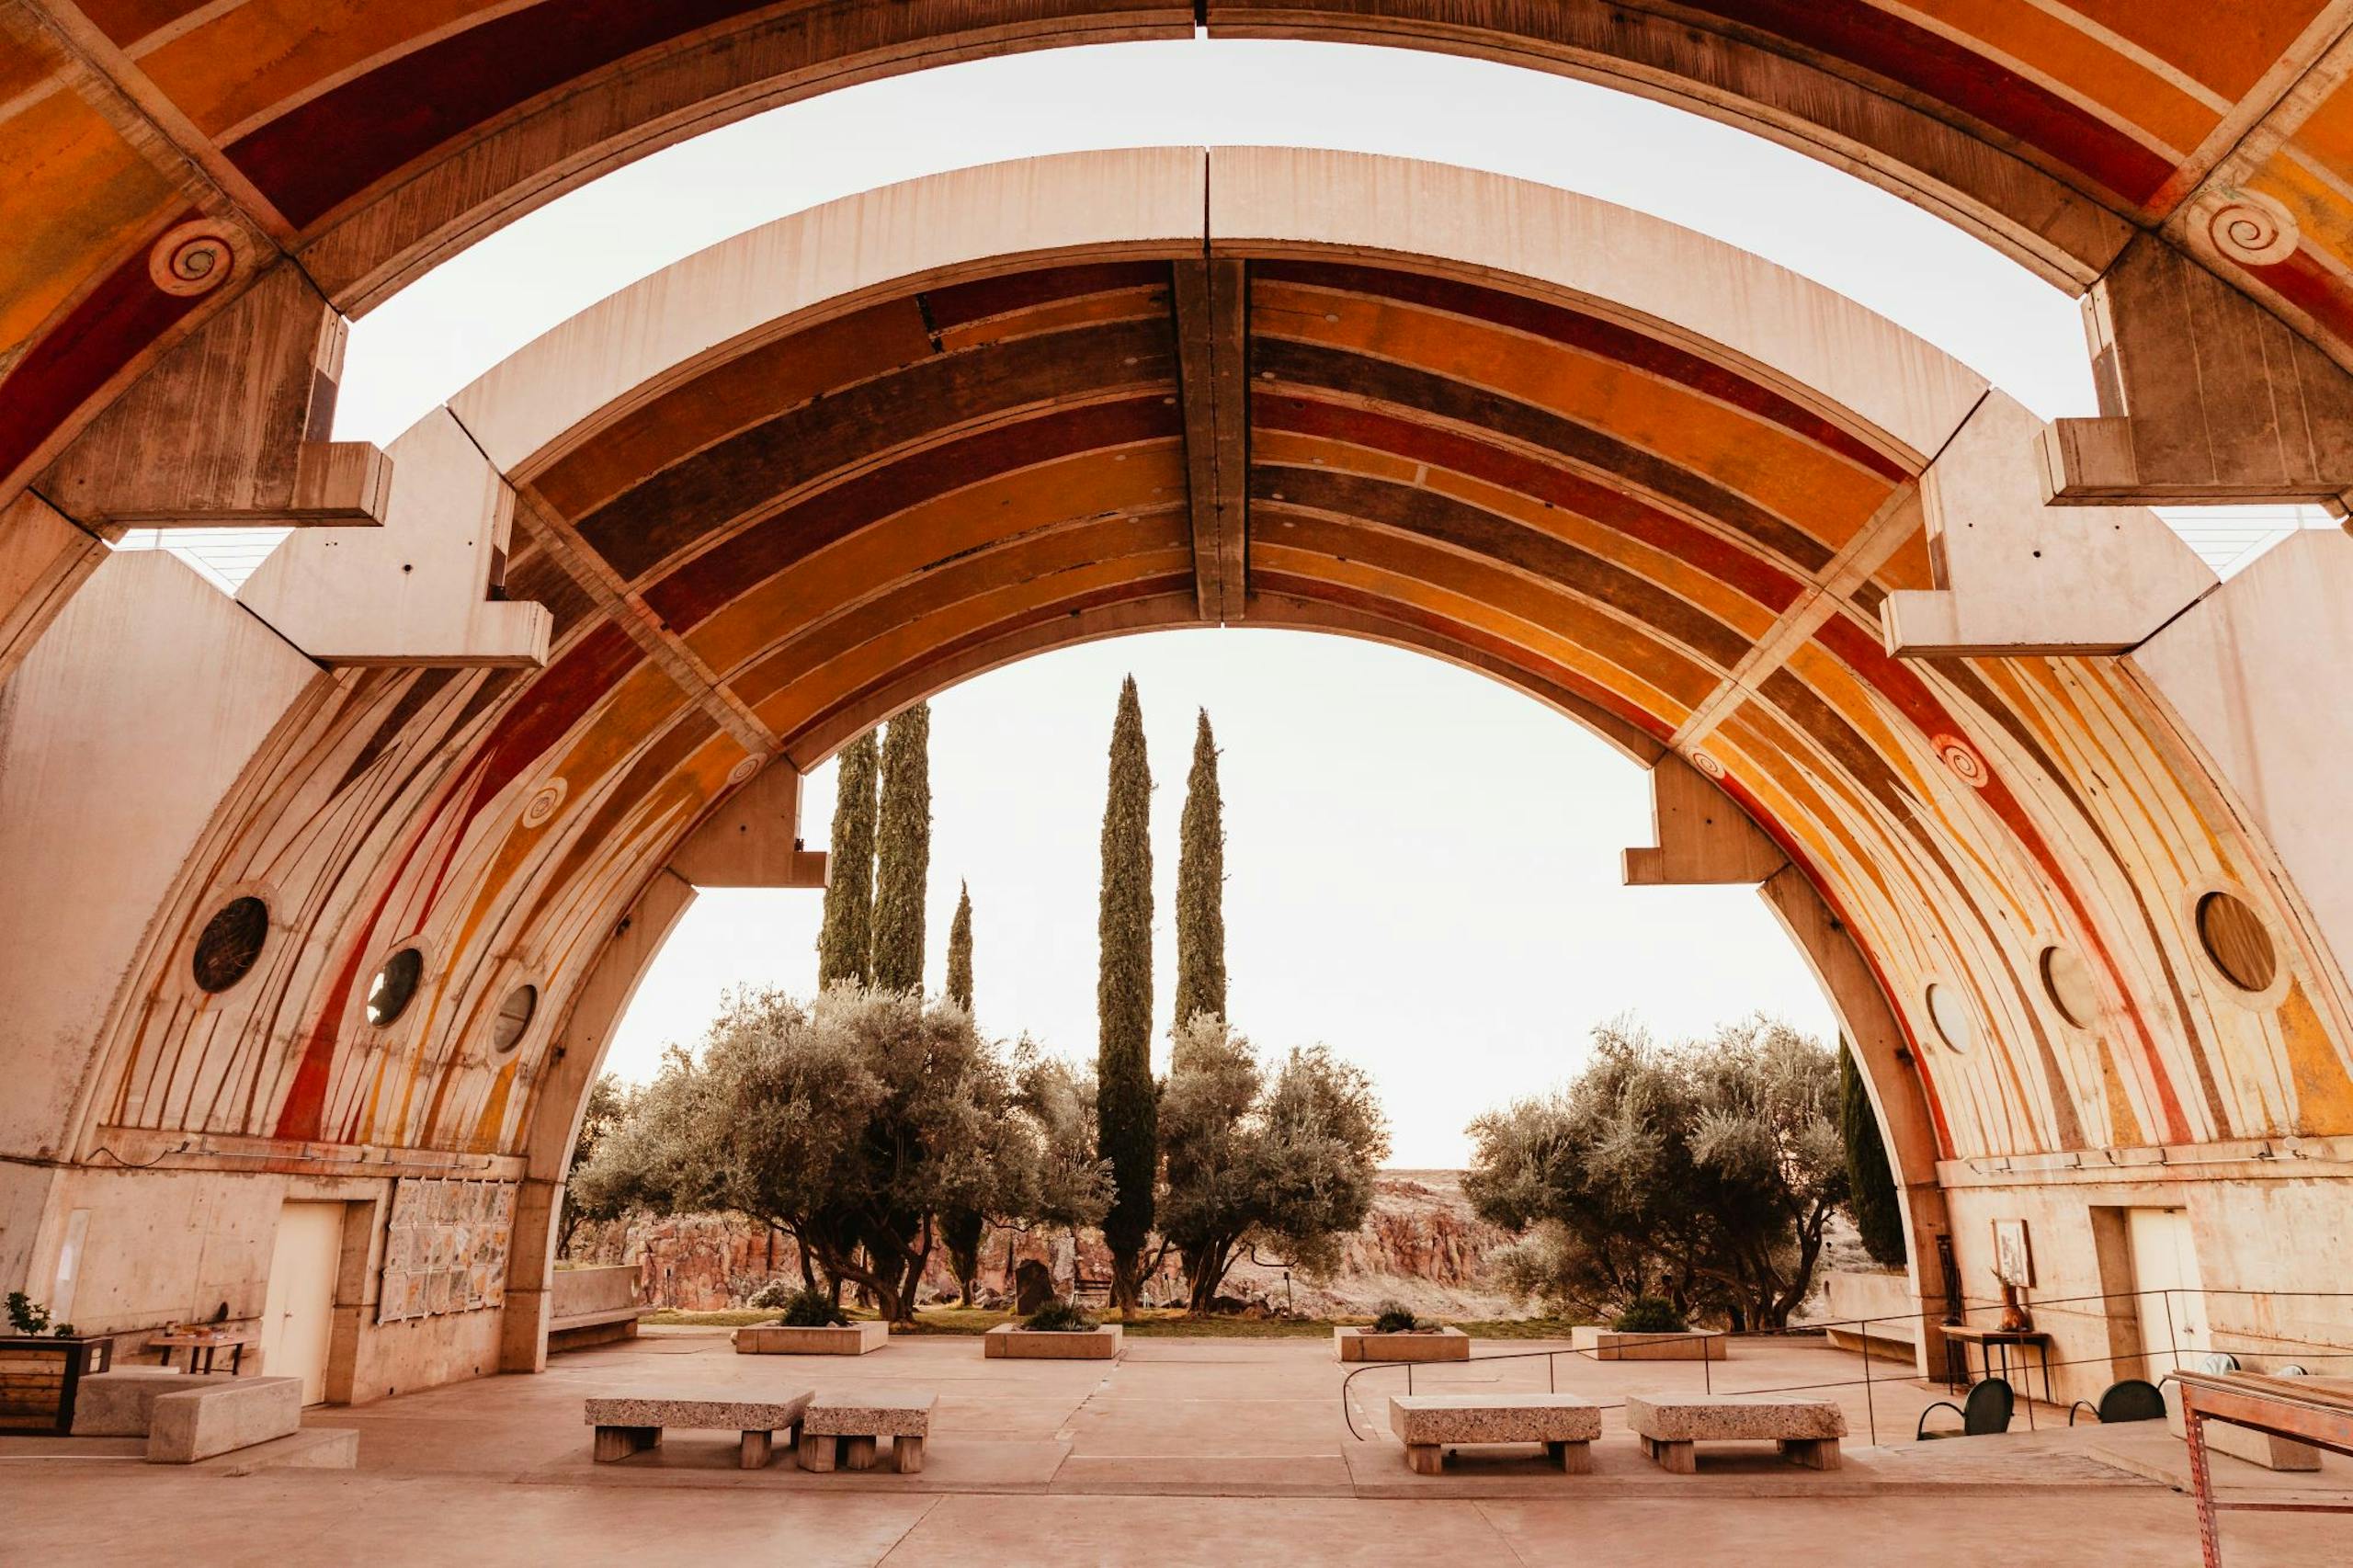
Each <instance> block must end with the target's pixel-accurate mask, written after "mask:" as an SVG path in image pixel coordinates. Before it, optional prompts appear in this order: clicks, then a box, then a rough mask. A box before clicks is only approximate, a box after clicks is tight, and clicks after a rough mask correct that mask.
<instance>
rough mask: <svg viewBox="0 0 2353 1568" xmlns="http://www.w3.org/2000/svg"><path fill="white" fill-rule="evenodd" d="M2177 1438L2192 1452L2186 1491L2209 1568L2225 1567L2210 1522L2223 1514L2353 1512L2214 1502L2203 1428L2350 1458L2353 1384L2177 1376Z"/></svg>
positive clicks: (2328, 1506)
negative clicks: (2225, 1428) (2235, 1429)
mask: <svg viewBox="0 0 2353 1568" xmlns="http://www.w3.org/2000/svg"><path fill="white" fill-rule="evenodd" d="M2167 1381H2169V1382H2171V1383H2172V1384H2173V1385H2174V1392H2175V1393H2176V1394H2177V1396H2178V1397H2179V1398H2180V1400H2181V1426H2182V1437H2183V1440H2184V1441H2185V1442H2187V1443H2188V1447H2189V1489H2190V1493H2191V1494H2192V1495H2193V1496H2194V1497H2195V1498H2196V1499H2197V1503H2198V1544H2199V1549H2200V1551H2202V1552H2203V1553H2204V1555H2205V1563H2206V1568H2222V1540H2221V1538H2220V1536H2219V1535H2218V1534H2217V1533H2216V1530H2215V1521H2214V1516H2215V1515H2216V1514H2217V1513H2219V1512H2221V1511H2222V1510H2223V1509H2225V1508H2237V1509H2242V1510H2245V1511H2246V1512H2249V1513H2263V1514H2353V1504H2348V1503H2305V1502H2281V1503H2257V1502H2245V1503H2239V1502H2234V1503H2217V1502H2216V1501H2214V1479H2213V1475H2212V1472H2211V1471H2209V1470H2208V1468H2207V1463H2206V1423H2207V1422H2209V1421H2225V1422H2228V1423H2230V1425H2232V1426H2247V1427H2252V1428H2253V1429H2254V1430H2256V1431H2257V1432H2268V1433H2270V1434H2271V1435H2272V1436H2273V1437H2288V1438H2292V1439H2293V1440H2294V1441H2296V1442H2299V1443H2310V1444H2312V1445H2313V1447H2315V1448H2322V1449H2329V1450H2331V1451H2332V1452H2335V1453H2340V1454H2353V1378H2270V1377H2265V1376H2263V1375H2262V1374H2260V1373H2257V1372H2230V1373H2224V1374H2221V1375H2217V1374H2213V1373H2208V1372H2176V1373H2174V1374H2173V1375H2172V1376H2171V1377H2170V1378H2169V1379H2167Z"/></svg>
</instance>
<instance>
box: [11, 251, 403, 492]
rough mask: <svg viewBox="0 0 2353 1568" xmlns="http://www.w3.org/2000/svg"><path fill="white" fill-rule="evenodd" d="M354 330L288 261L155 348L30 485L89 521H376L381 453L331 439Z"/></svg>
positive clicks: (386, 473) (385, 480)
mask: <svg viewBox="0 0 2353 1568" xmlns="http://www.w3.org/2000/svg"><path fill="white" fill-rule="evenodd" d="M346 333H347V324H346V323H345V321H344V319H343V317H342V316H341V315H339V314H337V313H336V312H335V309H334V307H332V306H330V305H329V304H328V303H327V302H326V301H325V300H324V298H323V297H322V296H321V295H320V293H319V291H318V290H316V289H314V288H313V287H312V286H311V283H310V280H309V279H308V278H304V277H303V276H302V273H301V269H300V268H298V267H294V266H293V265H292V264H291V263H280V264H279V265H278V266H277V267H274V268H272V269H271V270H270V271H269V272H267V273H266V274H265V275H264V276H263V277H262V278H259V279H258V280H257V281H256V283H255V284H254V286H253V287H252V288H251V289H248V290H246V291H245V292H244V294H243V295H242V296H240V297H239V298H238V299H237V300H235V301H233V302H232V303H231V304H230V305H229V306H228V307H227V308H226V309H224V310H223V311H222V312H221V313H220V314H219V315H217V316H215V317H214V318H213V319H212V320H211V321H210V322H208V323H206V324H205V325H204V326H203V327H202V328H201V329H200V330H199V331H198V332H197V333H196V334H195V335H193V336H191V337H190V338H189V339H188V341H187V342H185V343H182V344H180V345H179V346H178V347H175V348H173V349H172V350H171V351H170V352H169V353H167V354H165V356H164V357H163V358H160V359H158V360H157V361H156V362H155V365H154V367H153V369H150V370H149V371H148V372H147V373H146V374H145V375H144V376H142V377H141V378H140V380H139V381H136V382H135V383H133V384H132V386H131V389H130V390H129V391H128V392H124V393H123V395H122V396H121V397H119V398H118V399H116V400H115V402H114V403H113V404H112V406H110V407H109V408H108V410H107V411H106V412H105V413H104V414H102V415H99V416H98V417H97V419H95V420H93V421H92V422H91V424H90V427H89V428H88V429H86V430H85V431H84V432H83V433H82V434H81V435H80V436H79V437H75V439H74V442H73V444H72V445H70V446H68V447H67V448H66V449H65V450H64V451H63V453H61V454H60V455H59V457H58V459H57V460H56V461H55V462H54V463H52V464H51V465H50V467H49V469H48V471H47V472H44V473H43V474H42V475H41V477H40V482H39V483H38V484H36V485H35V487H34V488H35V489H37V490H38V491H39V492H40V494H42V495H43V496H45V497H47V498H48V500H49V501H50V503H51V505H53V506H56V507H57V509H58V510H59V511H61V512H63V513H64V514H65V515H66V516H67V517H72V518H73V519H74V521H76V522H78V523H80V524H82V525H83V526H84V527H85V528H97V527H101V526H106V525H120V526H124V527H132V528H176V527H195V528H230V527H234V526H237V525H239V524H250V525H252V526H254V527H257V528H258V527H266V526H276V527H293V528H306V527H313V526H320V525H326V526H342V527H351V526H358V527H372V526H374V525H375V524H377V523H379V522H381V521H382V520H383V516H384V506H385V505H386V496H387V491H388V487H389V485H390V483H391V469H390V466H389V465H388V464H387V462H386V460H385V456H384V454H383V453H382V452H381V451H379V450H377V449H375V448H374V447H372V446H369V445H368V444H366V443H365V442H359V441H330V440H329V439H327V436H328V433H329V431H330V430H331V429H332V428H333V427H334V424H335V389H336V384H337V382H338V381H339V380H340V379H341V377H342V374H343V345H344V338H345V335H346Z"/></svg>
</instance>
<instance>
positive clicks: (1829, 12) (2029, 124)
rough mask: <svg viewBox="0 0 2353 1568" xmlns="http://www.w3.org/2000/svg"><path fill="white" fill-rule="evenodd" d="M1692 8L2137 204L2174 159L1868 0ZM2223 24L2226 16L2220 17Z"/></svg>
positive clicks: (1701, 0)
mask: <svg viewBox="0 0 2353 1568" xmlns="http://www.w3.org/2000/svg"><path fill="white" fill-rule="evenodd" d="M1684 4H1685V5H1686V6H1689V7H1690V8H1691V9H1693V10H1696V11H1700V12H1705V13H1707V14H1710V15H1712V16H1717V17H1722V18H1723V19H1725V20H1726V21H1729V22H1736V23H1739V24H1740V25H1742V26H1744V27H1752V28H1763V29H1765V30H1767V31H1768V32H1772V33H1777V34H1779V36H1780V37H1782V38H1784V39H1787V40H1790V42H1792V43H1795V44H1798V45H1801V46H1802V47H1804V48H1806V49H1811V50H1815V51H1820V52H1821V53H1823V54H1826V55H1829V56H1831V57H1832V58H1834V59H1836V60H1843V61H1846V62H1848V63H1850V64H1855V65H1859V66H1861V67H1863V68H1864V69H1865V70H1867V71H1873V72H1876V73H1878V74H1880V75H1881V76H1885V77H1887V78H1889V79H1890V80H1892V81H1894V82H1898V83H1901V84H1902V85H1904V86H1906V87H1910V88H1911V89H1913V90H1914V91H1915V92H1918V93H1922V94H1925V95H1927V97H1930V98H1933V99H1935V100H1936V101H1938V103H1943V104H1949V105H1950V106H1951V107H1952V108H1957V109H1959V110H1961V112H1962V113H1964V114H1967V115H1972V116H1974V117H1975V118H1976V119H1981V120H1983V121H1984V122H1985V123H1986V124H1987V125H1989V126H1992V127H1993V128H1995V130H1997V131H2006V132H2007V133H2008V134H2010V135H2012V136H2015V137H2017V138H2018V140H2019V141H2021V142H2026V143H2027V144H2028V145H2029V146H2030V147H2034V148H2037V149H2040V151H2042V152H2044V153H2049V154H2050V155H2051V156H2052V158H2055V159H2056V160H2058V161H2059V162H2060V163H2061V164H2063V165H2066V166H2068V167H2069V168H2072V169H2075V170H2076V171H2078V172H2079V173H2082V174H2085V175H2087V176H2090V177H2091V178H2092V179H2094V180H2097V182H2098V183H2099V184H2101V185H2102V186H2105V187H2107V188H2108V189H2109V191H2111V192H2113V193H2114V194H2115V195H2117V196H2120V197H2121V198H2123V199H2125V200H2126V201H2128V202H2131V204H2133V205H2134V206H2136V207H2138V206H2144V205H2146V203H2147V202H2148V200H2149V199H2150V198H2151V197H2153V196H2154V195H2155V194H2156V192H2157V188H2158V187H2160V186H2162V185H2164V184H2165V181H2166V179H2167V178H2169V177H2170V176H2172V174H2173V172H2174V167H2173V165H2171V164H2169V163H2167V162H2166V161H2165V158H2164V157H2163V156H2162V155H2161V154H2159V153H2154V152H2152V151H2151V150H2150V149H2149V148H2147V147H2145V146H2143V145H2142V144H2141V143H2140V142H2136V141H2134V140H2133V139H2132V138H2131V137H2130V136H2128V135H2127V134H2125V133H2124V132H2123V131H2120V130H2118V129H2117V128H2116V127H2115V126H2113V125H2111V124H2109V122H2108V121H2107V120H2105V119H2101V118H2099V117H2098V116H2097V115H2095V114H2093V113H2091V112H2090V111H2089V110H2086V109H2082V108H2077V107H2075V105H2074V104H2072V103H2069V102H2068V101H2067V100H2066V99H2065V98H2063V97H2060V96H2059V95H2058V94H2056V93H2054V92H2052V91H2051V90H2050V89H2049V88H2047V87H2044V86H2041V85H2038V84H2036V83H2035V82H2032V81H2030V80H2029V79H2028V78H2027V77H2025V76H2022V75H2020V74H2018V73H2017V72H2015V71H2012V70H2010V69H2009V68H2008V67H2006V66H2004V65H2001V64H1999V63H1997V62H1995V61H1992V60H1989V59H1987V58H1986V57H1985V56H1984V55H1983V54H1980V53H1978V52H1977V51H1975V50H1973V49H1971V48H1970V47H1968V46H1967V45H1966V44H1962V43H1957V42H1955V41H1953V40H1950V39H1948V38H1945V37H1944V36H1942V35H1941V34H1938V33H1934V32H1931V31H1929V30H1928V29H1927V28H1924V27H1920V26H1918V25H1917V24H1915V23H1913V22H1908V21H1905V20H1904V19H1903V18H1902V17H1896V16H1893V15H1892V14H1890V13H1889V12H1887V11H1883V10H1881V8H1880V7H1879V6H1874V5H1870V4H1868V3H1867V0H1684ZM2217 25H2218V26H2220V25H2226V24H2223V23H2221V22H2220V21H2218V22H2217Z"/></svg>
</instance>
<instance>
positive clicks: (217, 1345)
mask: <svg viewBox="0 0 2353 1568" xmlns="http://www.w3.org/2000/svg"><path fill="white" fill-rule="evenodd" d="M260 1337H261V1336H260V1335H256V1334H250V1333H246V1332H244V1331H241V1330H230V1331H224V1330H220V1329H188V1330H184V1331H181V1332H177V1333H173V1334H159V1335H155V1336H154V1337H153V1338H152V1339H150V1340H149V1341H148V1342H147V1348H148V1349H150V1350H154V1351H159V1352H161V1353H162V1355H163V1358H164V1365H165V1366H166V1367H168V1366H170V1365H171V1364H172V1352H173V1351H175V1350H186V1351H187V1352H188V1370H189V1371H190V1372H209V1371H210V1370H212V1358H213V1357H214V1356H215V1355H217V1354H218V1353H219V1352H221V1351H222V1350H226V1351H227V1352H229V1375H230V1376H231V1377H235V1376H236V1375H237V1374H238V1373H240V1372H242V1371H244V1365H245V1346H248V1345H252V1344H254V1343H256V1341H257V1340H259V1339H260ZM199 1357H201V1358H202V1359H203V1365H202V1366H199V1365H198V1364H197V1362H198V1358H199Z"/></svg>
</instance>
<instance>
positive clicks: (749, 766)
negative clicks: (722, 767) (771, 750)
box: [727, 756, 767, 784]
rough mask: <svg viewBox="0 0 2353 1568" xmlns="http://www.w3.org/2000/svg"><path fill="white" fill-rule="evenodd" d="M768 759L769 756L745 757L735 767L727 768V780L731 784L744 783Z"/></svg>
mask: <svg viewBox="0 0 2353 1568" xmlns="http://www.w3.org/2000/svg"><path fill="white" fill-rule="evenodd" d="M766 763H767V758H766V757H764V756H747V757H745V759H744V760H743V761H741V762H739V763H737V764H736V765H735V766H734V767H731V768H729V769H728V770H727V782H729V783H730V784H741V783H743V782H744V781H745V780H746V779H748V778H751V777H752V775H753V774H755V773H757V772H758V771H759V770H760V768H761V767H762V766H763V765H765V764H766Z"/></svg>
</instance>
